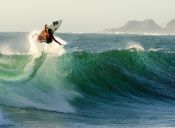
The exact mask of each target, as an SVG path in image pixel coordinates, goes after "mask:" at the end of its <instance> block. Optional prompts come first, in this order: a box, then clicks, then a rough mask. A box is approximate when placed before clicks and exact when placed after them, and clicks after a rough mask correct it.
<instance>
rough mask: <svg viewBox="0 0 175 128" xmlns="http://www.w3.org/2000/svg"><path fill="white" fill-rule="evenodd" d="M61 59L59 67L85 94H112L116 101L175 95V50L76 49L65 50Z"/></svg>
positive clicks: (172, 97) (156, 98)
mask: <svg viewBox="0 0 175 128" xmlns="http://www.w3.org/2000/svg"><path fill="white" fill-rule="evenodd" d="M60 59H61V61H60V63H61V64H59V66H60V65H61V66H60V71H61V72H63V74H64V73H65V74H66V79H68V80H69V81H71V82H72V83H74V85H75V86H76V88H77V89H78V90H79V91H80V92H81V93H83V94H84V95H88V96H89V95H90V96H93V97H94V96H97V97H98V96H103V98H102V99H104V98H105V97H106V98H108V97H110V96H111V95H113V96H116V97H117V100H116V101H117V102H118V101H123V98H126V100H125V101H127V100H130V99H132V98H133V99H137V100H138V99H139V100H143V99H147V98H148V99H149V98H150V99H154V100H160V99H161V98H165V99H166V98H169V99H174V98H175V95H174V87H173V86H174V83H175V78H174V76H175V73H174V71H175V67H174V64H175V61H174V59H175V55H174V54H172V53H164V52H153V51H137V50H132V51H130V50H119V51H118V50H113V51H107V52H103V53H87V52H74V53H68V54H64V55H63V56H61V58H60ZM167 67H169V68H168V69H167ZM63 69H64V70H63ZM113 96H112V97H113ZM119 97H120V98H121V100H120V98H119ZM160 97H161V98H160Z"/></svg>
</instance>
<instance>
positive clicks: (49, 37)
mask: <svg viewBox="0 0 175 128" xmlns="http://www.w3.org/2000/svg"><path fill="white" fill-rule="evenodd" d="M44 32H45V36H46V43H47V44H50V43H52V41H53V40H54V41H55V42H56V43H58V44H59V45H61V43H60V42H59V41H57V40H56V39H55V37H54V36H53V31H52V29H50V28H48V26H47V24H46V25H45V29H44Z"/></svg>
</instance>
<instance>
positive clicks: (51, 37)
mask: <svg viewBox="0 0 175 128" xmlns="http://www.w3.org/2000/svg"><path fill="white" fill-rule="evenodd" d="M48 34H49V37H48V38H46V43H47V44H50V43H52V41H53V31H52V29H50V28H49V29H48Z"/></svg>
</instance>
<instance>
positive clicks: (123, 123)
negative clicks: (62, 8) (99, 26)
mask: <svg viewBox="0 0 175 128" xmlns="http://www.w3.org/2000/svg"><path fill="white" fill-rule="evenodd" d="M30 34H31V33H0V48H1V49H0V53H1V54H0V107H1V108H0V126H11V127H15V128H16V127H17V128H19V127H24V128H26V127H28V128H30V127H75V128H76V127H83V128H89V127H92V128H93V127H94V128H96V127H102V128H115V127H174V125H175V124H174V117H175V115H174V114H173V113H174V112H175V110H174V105H175V100H174V99H175V95H174V94H175V91H174V85H175V61H174V60H175V54H174V50H175V36H145V35H112V34H108V35H107V34H58V35H56V36H57V38H58V39H59V40H60V42H61V43H64V44H65V45H64V46H59V45H58V44H56V43H53V44H51V45H47V44H36V43H35V41H34V40H33V39H32V38H31V35H30ZM28 38H29V39H28Z"/></svg>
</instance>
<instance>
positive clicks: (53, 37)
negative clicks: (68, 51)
mask: <svg viewBox="0 0 175 128" xmlns="http://www.w3.org/2000/svg"><path fill="white" fill-rule="evenodd" d="M52 39H53V40H54V41H55V42H56V43H58V44H59V45H61V43H60V42H59V41H57V40H56V39H55V37H54V36H53V34H52Z"/></svg>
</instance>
